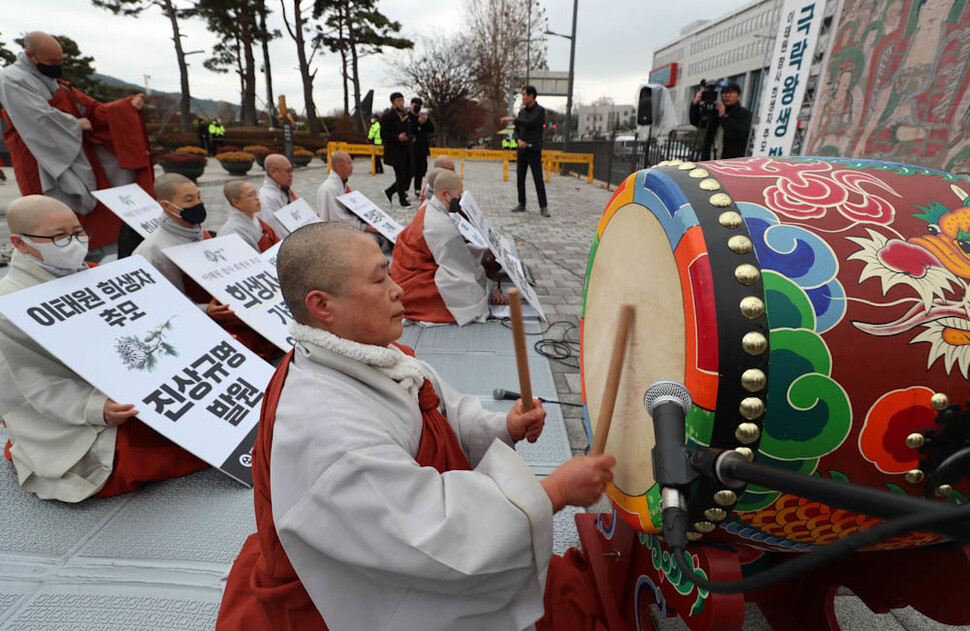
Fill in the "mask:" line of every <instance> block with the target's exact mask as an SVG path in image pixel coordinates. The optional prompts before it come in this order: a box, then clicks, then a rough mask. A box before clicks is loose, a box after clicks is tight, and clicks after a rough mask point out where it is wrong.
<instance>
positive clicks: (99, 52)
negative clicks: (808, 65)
mask: <svg viewBox="0 0 970 631" xmlns="http://www.w3.org/2000/svg"><path fill="white" fill-rule="evenodd" d="M23 1H24V0H3V2H4V3H14V2H18V3H19V2H23ZM467 1H469V0H430V1H426V2H414V1H413V0H379V3H378V6H379V8H380V10H381V11H383V13H384V14H385V15H387V16H388V17H389V18H391V19H393V20H397V21H399V22H400V23H401V25H402V34H403V35H404V36H405V37H409V38H411V39H414V40H415V41H417V42H419V41H420V38H421V37H422V36H429V35H431V34H437V33H442V34H453V33H457V32H458V31H459V30H460V29H461V28H462V15H463V13H464V7H465V6H466V4H465V3H466V2H467ZM176 2H177V3H179V2H181V4H183V5H184V4H186V3H185V0H176ZM751 2H752V0H693V1H692V2H676V1H675V2H663V1H662V0H595V1H594V0H578V13H577V25H576V31H577V32H576V61H575V66H576V68H575V73H576V75H575V85H574V88H573V101H574V103H577V104H579V103H591V102H593V101H595V100H596V99H598V98H600V97H603V96H606V97H610V98H612V99H613V100H614V101H615V102H616V103H618V104H625V103H633V95H634V94H635V92H636V89H637V86H638V85H639V84H640V83H642V82H643V81H644V80H645V79H646V77H647V73H648V72H649V70H650V68H651V61H652V58H653V51H654V50H655V49H657V48H659V47H661V46H663V45H664V44H666V43H668V42H670V41H672V40H674V39H676V38H677V36H678V34H679V33H680V29H681V28H682V27H684V26H685V25H687V24H689V23H691V22H694V21H695V20H699V19H716V18H718V17H720V16H723V15H725V14H727V13H730V12H732V11H734V10H735V9H737V8H739V7H741V6H744V5H747V4H751ZM286 3H287V5H289V6H292V0H286ZM540 4H541V5H542V6H543V7H544V8H545V10H546V16H547V18H548V22H549V29H550V30H552V31H555V32H558V33H563V34H569V31H570V29H571V26H572V10H573V2H572V1H571V0H540ZM269 5H270V7H271V8H272V9H273V11H274V13H273V14H271V16H270V26H271V27H274V26H275V28H278V29H280V30H281V31H284V35H283V37H282V38H279V39H276V40H274V41H273V42H272V44H271V45H270V59H271V63H272V70H273V89H274V92H275V94H276V95H277V96H278V95H280V94H285V95H286V96H287V104H288V106H289V107H295V108H296V109H297V110H298V111H299V110H302V103H303V96H302V95H303V88H302V85H301V81H300V73H299V70H298V66H297V59H296V48H295V44H294V43H293V41H292V40H291V39H290V38H289V37H288V36H287V35H286V34H285V30H284V26H283V20H282V17H281V14H280V0H270V3H269ZM8 8H10V7H8ZM181 28H182V32H183V33H184V34H185V35H186V37H184V38H183V47H184V49H185V50H186V51H192V50H200V49H201V50H205V51H206V53H208V52H210V51H211V47H212V45H213V44H214V41H213V38H212V37H211V36H210V35H209V34H208V32H207V29H206V26H205V23H204V21H203V20H201V19H192V20H183V21H182V23H181ZM0 29H2V31H0V41H3V42H4V43H6V45H7V47H8V48H10V49H12V50H16V49H17V46H16V45H14V44H13V39H14V38H15V37H19V36H21V35H22V34H24V33H27V32H29V31H33V30H42V31H47V32H49V33H51V34H54V35H67V36H69V37H71V38H72V39H74V40H75V41H76V42H77V43H78V45H79V47H80V49H81V52H82V53H83V54H85V55H90V56H92V57H94V66H95V69H96V70H97V72H99V73H102V74H106V75H111V76H113V77H116V78H118V79H122V80H124V81H128V82H130V83H135V84H139V85H145V82H146V79H145V75H148V76H149V77H150V78H149V79H148V80H147V81H148V85H149V86H150V88H151V89H155V90H161V91H165V92H178V91H179V73H178V65H177V63H176V60H175V51H174V47H173V46H172V41H171V38H172V32H171V27H170V26H169V23H168V20H167V19H166V18H165V17H164V16H163V15H162V14H161V12H160V11H159V9H157V8H154V7H152V8H149V9H147V10H146V11H145V12H144V13H142V15H141V16H139V17H138V18H126V17H122V16H115V15H113V14H112V13H110V12H108V11H106V10H104V9H100V8H97V7H95V6H94V5H93V4H91V3H90V2H89V1H87V0H30V10H23V11H21V10H16V11H4V12H3V21H2V26H0ZM569 44H570V43H569V40H567V39H563V38H559V37H548V65H549V69H550V70H559V71H566V70H568V69H569ZM418 45H420V43H419V44H418ZM403 54H404V53H401V52H398V51H393V50H392V51H388V52H386V53H385V54H384V55H377V56H372V57H366V58H364V59H363V60H362V61H361V64H360V73H361V83H362V85H361V88H362V92H364V93H366V91H367V89H373V90H374V92H375V106H376V107H382V106H383V105H384V104H385V103H386V102H387V101H386V100H387V95H388V94H390V92H391V91H393V90H395V89H400V90H401V91H402V92H404V93H405V94H406V95H409V96H410V94H409V92H408V90H407V89H406V86H402V85H400V82H399V81H396V80H395V77H394V73H393V70H392V69H391V68H390V67H389V66H388V65H387V63H386V61H385V59H386V58H394V57H396V56H399V55H403ZM205 56H206V55H203V54H196V55H192V56H190V57H188V60H189V62H190V67H189V89H190V92H191V94H192V96H194V97H201V98H210V99H217V100H219V99H221V100H227V101H231V102H233V103H238V102H239V81H238V78H237V76H236V75H235V73H230V74H217V73H214V72H211V71H209V70H206V69H205V68H204V67H203V66H202V61H203V59H204V58H205ZM317 65H318V67H319V71H318V73H317V79H316V81H315V84H314V86H315V87H314V100H315V102H316V105H317V109H318V110H319V111H320V112H321V113H323V114H328V113H331V112H333V111H334V110H335V109H337V108H340V107H342V103H343V89H342V85H341V80H340V74H339V57H338V56H337V55H336V54H333V53H329V52H327V53H325V54H323V55H322V56H320V55H318V57H317ZM257 83H258V88H257V94H258V96H259V98H264V97H265V88H264V81H263V79H262V75H261V74H260V75H258V77H257ZM352 98H353V97H351V99H352ZM540 101H542V102H543V103H544V104H545V105H546V106H547V107H551V108H553V109H560V110H562V109H565V98H554V97H547V98H546V99H542V98H540Z"/></svg>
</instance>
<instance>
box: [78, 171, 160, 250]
mask: <svg viewBox="0 0 970 631" xmlns="http://www.w3.org/2000/svg"><path fill="white" fill-rule="evenodd" d="M91 194H92V195H94V197H95V198H96V199H97V200H98V201H99V202H101V203H102V204H104V205H105V206H107V207H108V210H110V211H111V212H113V213H114V214H116V215H118V217H119V218H120V219H121V220H122V221H124V222H125V223H126V224H128V225H129V226H130V227H131V228H132V230H134V231H135V232H137V233H138V234H139V235H141V237H142V238H143V239H145V238H148V235H150V234H151V233H153V232H155V230H156V229H157V228H158V218H159V217H161V215H162V207H161V206H159V204H158V202H156V201H155V199H154V198H153V197H152V196H151V195H149V194H148V193H146V192H145V189H143V188H142V187H140V186H138V185H137V184H125V185H124V186H115V187H114V188H105V189H101V190H100V191H93V192H92V193H91Z"/></svg>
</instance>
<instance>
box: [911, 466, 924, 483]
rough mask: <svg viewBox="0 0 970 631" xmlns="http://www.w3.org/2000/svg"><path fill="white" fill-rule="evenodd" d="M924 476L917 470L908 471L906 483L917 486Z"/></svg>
mask: <svg viewBox="0 0 970 631" xmlns="http://www.w3.org/2000/svg"><path fill="white" fill-rule="evenodd" d="M925 477H926V475H925V474H924V473H923V472H922V471H920V470H919V469H910V470H909V471H907V472H906V481H907V482H909V483H910V484H919V483H920V482H922V481H923V479H924V478H925Z"/></svg>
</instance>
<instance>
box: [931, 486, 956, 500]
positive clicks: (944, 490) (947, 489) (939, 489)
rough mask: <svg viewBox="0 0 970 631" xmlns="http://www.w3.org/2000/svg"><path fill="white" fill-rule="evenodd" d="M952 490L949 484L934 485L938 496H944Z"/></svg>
mask: <svg viewBox="0 0 970 631" xmlns="http://www.w3.org/2000/svg"><path fill="white" fill-rule="evenodd" d="M952 492H953V487H952V486H950V485H949V484H941V485H940V486H938V487H936V491H935V493H936V495H937V496H938V497H946V496H948V495H949V494H950V493H952Z"/></svg>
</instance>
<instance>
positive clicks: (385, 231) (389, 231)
mask: <svg viewBox="0 0 970 631" xmlns="http://www.w3.org/2000/svg"><path fill="white" fill-rule="evenodd" d="M337 200H338V201H339V202H340V203H341V204H343V205H344V206H345V207H346V208H347V210H349V211H350V212H352V213H354V214H355V215H357V216H358V217H360V218H361V219H363V220H364V221H366V222H367V223H368V224H369V225H370V226H371V227H372V228H374V229H375V230H377V231H378V232H380V233H381V234H382V235H384V237H386V238H387V240H388V241H390V242H391V243H395V242H396V241H397V235H399V234H401V231H402V230H404V226H402V225H401V224H399V223H398V222H396V221H394V219H393V218H392V217H391V216H390V215H388V214H387V213H386V212H384V211H383V210H381V209H380V208H378V207H377V205H376V204H374V202H372V201H371V200H369V199H367V197H366V196H365V195H364V194H363V193H361V192H360V191H351V192H350V193H346V194H344V195H341V196H340V197H338V198H337Z"/></svg>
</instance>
